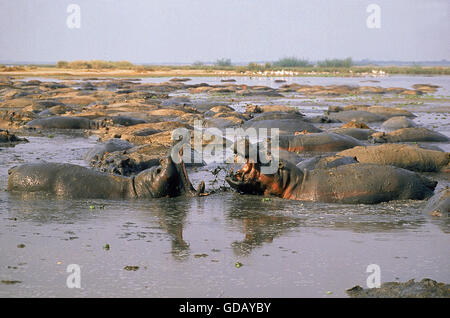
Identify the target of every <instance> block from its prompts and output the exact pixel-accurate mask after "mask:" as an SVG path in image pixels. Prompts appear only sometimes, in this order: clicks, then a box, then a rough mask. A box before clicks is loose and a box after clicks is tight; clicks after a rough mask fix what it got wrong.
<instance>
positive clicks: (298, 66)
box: [0, 57, 450, 76]
mask: <svg viewBox="0 0 450 318" xmlns="http://www.w3.org/2000/svg"><path fill="white" fill-rule="evenodd" d="M42 68H45V69H48V70H47V71H48V72H50V71H51V69H64V70H100V71H101V70H128V71H131V72H136V73H139V74H140V75H141V74H142V75H141V76H152V74H151V72H159V73H163V72H171V71H174V70H180V71H185V72H186V73H187V74H186V75H185V76H196V75H199V72H195V73H193V74H192V75H190V74H189V72H188V71H190V70H195V71H200V73H203V75H202V76H208V75H216V74H215V72H216V71H230V72H235V73H236V75H252V73H257V72H267V73H266V75H269V76H270V75H271V72H276V71H281V70H284V71H290V72H294V75H298V76H355V75H362V74H372V72H373V71H376V72H380V71H382V72H385V73H386V74H391V75H395V74H407V75H450V67H445V66H419V65H413V66H376V65H354V63H353V61H352V59H351V58H347V59H330V60H324V61H319V62H317V64H316V65H313V64H312V63H311V62H309V61H308V60H305V59H300V58H296V57H285V58H282V59H279V60H278V61H275V62H273V63H271V62H266V63H255V62H251V63H249V64H248V65H233V64H232V62H231V59H227V58H222V59H218V60H217V61H216V62H215V63H210V64H207V63H204V62H200V61H197V62H195V63H193V64H191V65H142V64H132V63H131V62H128V61H103V60H91V61H84V60H76V61H71V62H70V61H58V63H56V65H55V64H53V65H36V64H29V65H0V72H31V71H34V70H38V69H42ZM43 71H44V72H45V70H43ZM209 73H211V74H209ZM249 73H250V74H249ZM68 75H70V74H68ZM43 76H45V74H43ZM119 76H120V75H119ZM159 76H160V74H159Z"/></svg>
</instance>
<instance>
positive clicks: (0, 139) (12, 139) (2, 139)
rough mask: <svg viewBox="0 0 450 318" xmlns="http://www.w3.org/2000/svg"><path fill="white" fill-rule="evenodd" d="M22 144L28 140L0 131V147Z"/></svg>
mask: <svg viewBox="0 0 450 318" xmlns="http://www.w3.org/2000/svg"><path fill="white" fill-rule="evenodd" d="M22 142H28V140H27V139H26V138H20V137H17V136H16V135H14V134H11V133H9V131H7V130H2V129H0V147H1V146H6V147H10V146H15V145H17V144H19V143H22Z"/></svg>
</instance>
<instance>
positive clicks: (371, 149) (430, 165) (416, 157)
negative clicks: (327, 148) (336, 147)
mask: <svg viewBox="0 0 450 318" xmlns="http://www.w3.org/2000/svg"><path fill="white" fill-rule="evenodd" d="M337 155H339V156H351V157H355V158H356V159H357V160H358V161H359V162H361V163H375V164H379V165H389V166H396V167H399V168H404V169H408V170H413V171H418V172H439V171H443V172H446V171H450V166H449V164H450V153H448V152H443V151H436V150H428V149H422V148H419V147H417V146H410V145H405V144H384V145H379V146H364V147H355V148H352V149H347V150H344V151H341V152H339V153H338V154H337Z"/></svg>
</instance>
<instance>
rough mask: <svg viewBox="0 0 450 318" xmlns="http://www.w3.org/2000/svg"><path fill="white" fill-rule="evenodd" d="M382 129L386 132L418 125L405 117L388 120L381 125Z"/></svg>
mask: <svg viewBox="0 0 450 318" xmlns="http://www.w3.org/2000/svg"><path fill="white" fill-rule="evenodd" d="M381 127H382V128H384V129H386V130H397V129H401V128H411V127H417V125H416V123H415V122H413V121H412V120H411V119H409V118H407V117H405V116H396V117H392V118H389V119H388V120H386V121H385V122H384V123H383V124H382V125H381Z"/></svg>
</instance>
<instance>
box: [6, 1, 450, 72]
mask: <svg viewBox="0 0 450 318" xmlns="http://www.w3.org/2000/svg"><path fill="white" fill-rule="evenodd" d="M372 3H375V4H378V5H379V6H380V8H381V14H380V18H381V20H380V21H381V28H379V29H374V28H372V29H371V28H368V27H367V25H366V20H367V17H368V16H369V13H367V12H366V8H367V6H368V5H369V4H372ZM69 4H78V5H79V6H80V8H81V27H80V28H79V29H77V28H74V29H70V28H69V27H68V26H67V24H66V20H67V17H68V16H69V13H67V7H68V5H69ZM449 21H450V1H449V0H370V1H365V0H339V1H333V0H331V1H322V0H314V1H312V0H306V1H303V0H69V1H66V0H0V61H5V60H13V61H36V62H41V61H42V62H43V61H48V62H53V61H58V60H74V59H105V60H129V61H131V62H135V63H142V62H153V63H163V62H180V63H190V62H194V61H215V60H216V59H217V58H231V59H232V61H234V62H250V61H271V60H277V59H278V58H280V57H285V56H297V57H302V58H307V59H310V60H320V59H324V58H344V57H348V56H351V57H353V59H355V60H360V59H364V58H369V59H375V60H404V61H413V60H416V61H417V60H441V59H447V60H450V22H449Z"/></svg>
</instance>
